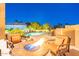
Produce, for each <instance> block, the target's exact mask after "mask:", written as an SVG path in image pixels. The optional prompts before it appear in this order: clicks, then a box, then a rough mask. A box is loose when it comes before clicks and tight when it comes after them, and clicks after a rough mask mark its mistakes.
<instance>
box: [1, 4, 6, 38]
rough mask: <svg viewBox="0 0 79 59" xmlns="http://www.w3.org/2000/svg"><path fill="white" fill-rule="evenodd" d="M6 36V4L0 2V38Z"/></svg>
mask: <svg viewBox="0 0 79 59" xmlns="http://www.w3.org/2000/svg"><path fill="white" fill-rule="evenodd" d="M4 37H5V4H4V3H0V39H3V38H4Z"/></svg>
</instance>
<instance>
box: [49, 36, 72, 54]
mask: <svg viewBox="0 0 79 59" xmlns="http://www.w3.org/2000/svg"><path fill="white" fill-rule="evenodd" d="M70 40H71V39H70V38H69V37H67V36H56V39H55V41H54V43H53V44H51V45H50V51H51V54H53V55H55V56H65V55H66V53H67V52H69V49H70Z"/></svg>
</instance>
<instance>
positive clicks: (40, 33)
mask: <svg viewBox="0 0 79 59" xmlns="http://www.w3.org/2000/svg"><path fill="white" fill-rule="evenodd" d="M42 34H44V33H43V32H32V33H28V34H25V36H36V35H42Z"/></svg>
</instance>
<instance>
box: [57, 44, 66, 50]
mask: <svg viewBox="0 0 79 59" xmlns="http://www.w3.org/2000/svg"><path fill="white" fill-rule="evenodd" d="M66 47H67V44H61V45H59V47H58V50H60V49H63V48H66Z"/></svg>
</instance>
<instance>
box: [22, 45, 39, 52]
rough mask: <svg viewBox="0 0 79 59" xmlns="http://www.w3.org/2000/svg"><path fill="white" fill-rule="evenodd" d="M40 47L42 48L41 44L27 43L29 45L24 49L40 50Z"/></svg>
mask: <svg viewBox="0 0 79 59" xmlns="http://www.w3.org/2000/svg"><path fill="white" fill-rule="evenodd" d="M39 48H40V46H39V45H38V46H34V45H32V44H27V45H25V46H24V49H25V50H29V51H36V50H38V49H39Z"/></svg>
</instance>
